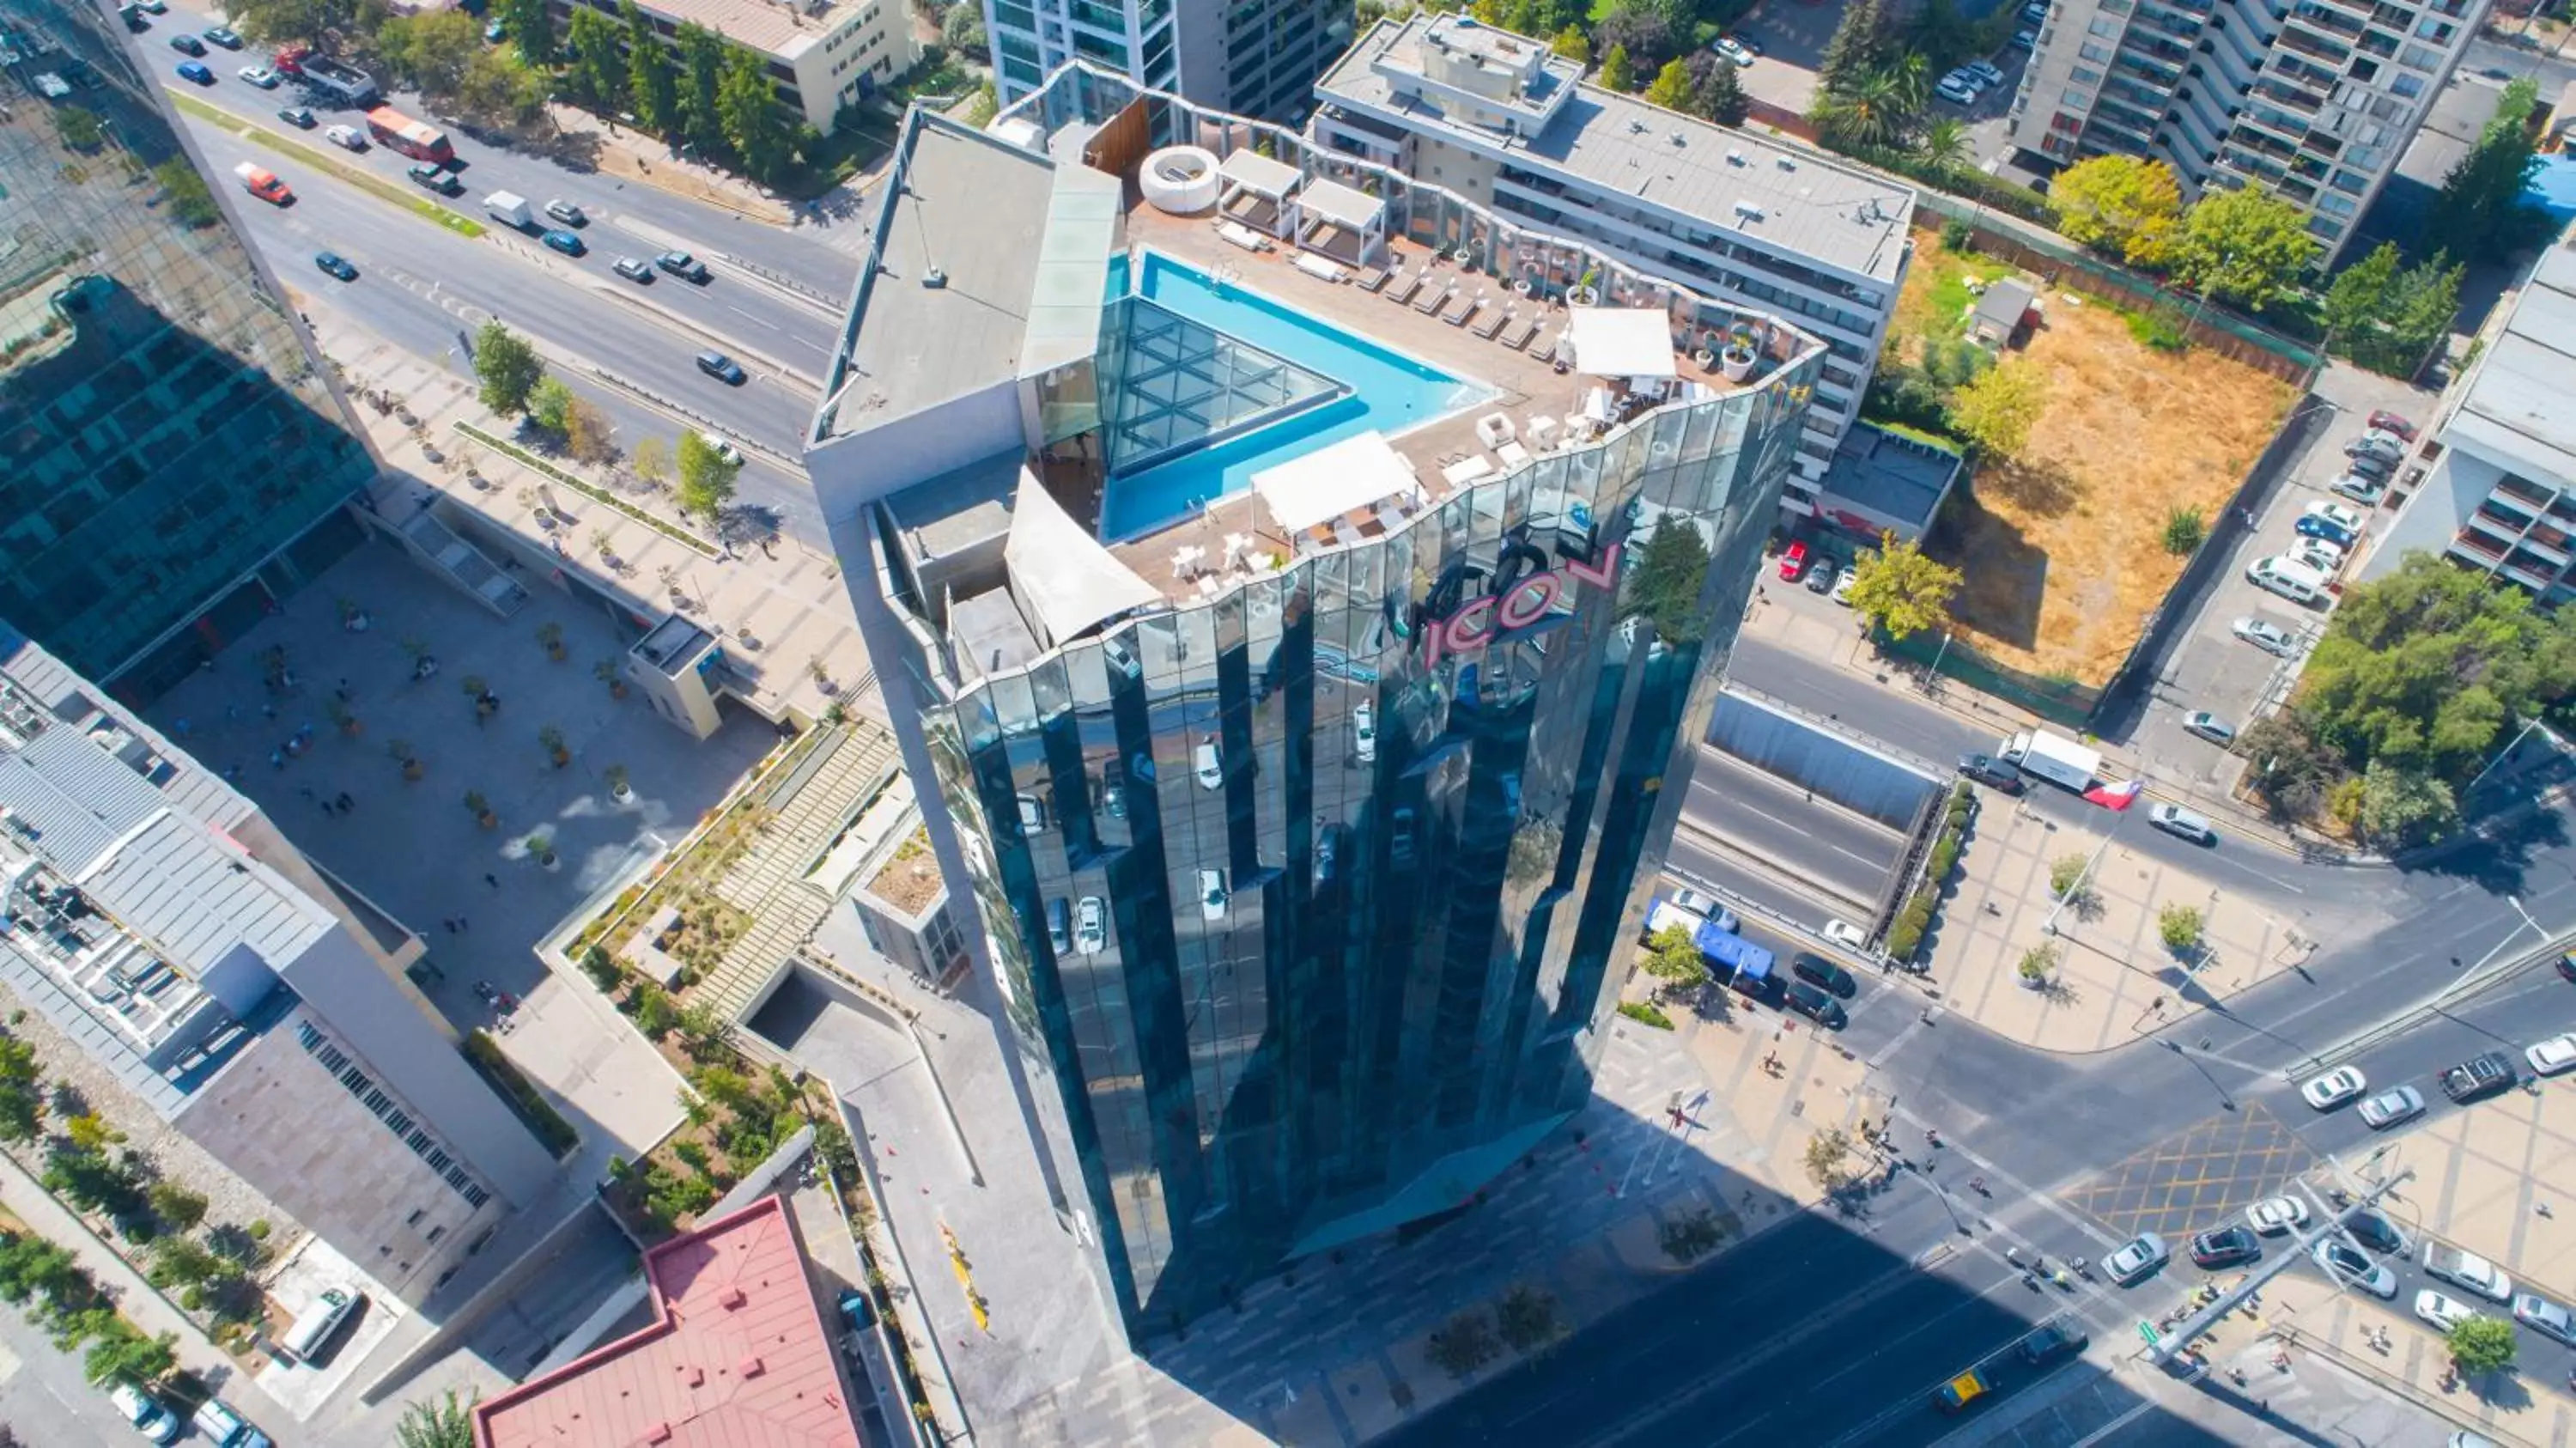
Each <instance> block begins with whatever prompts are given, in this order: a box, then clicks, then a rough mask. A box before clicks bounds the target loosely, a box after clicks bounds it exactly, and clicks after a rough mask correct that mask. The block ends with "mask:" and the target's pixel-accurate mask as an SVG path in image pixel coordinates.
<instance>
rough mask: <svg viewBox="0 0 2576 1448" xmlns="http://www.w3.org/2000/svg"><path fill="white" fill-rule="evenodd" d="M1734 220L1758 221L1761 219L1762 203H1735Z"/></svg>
mask: <svg viewBox="0 0 2576 1448" xmlns="http://www.w3.org/2000/svg"><path fill="white" fill-rule="evenodd" d="M1735 219H1736V220H1738V221H1760V220H1761V219H1762V203H1761V202H1759V201H1738V202H1736V203H1735Z"/></svg>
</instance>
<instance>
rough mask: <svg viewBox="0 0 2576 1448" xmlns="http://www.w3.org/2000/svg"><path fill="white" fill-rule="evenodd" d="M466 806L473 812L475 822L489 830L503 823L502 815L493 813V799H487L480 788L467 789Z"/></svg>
mask: <svg viewBox="0 0 2576 1448" xmlns="http://www.w3.org/2000/svg"><path fill="white" fill-rule="evenodd" d="M465 808H466V809H467V810H468V811H469V812H471V813H472V814H473V816H474V822H475V823H476V824H478V825H481V826H482V827H483V828H485V829H487V830H488V829H492V828H494V827H495V826H497V825H499V824H500V823H501V817H500V816H499V815H496V814H494V813H492V801H490V800H488V799H485V798H484V797H483V792H482V791H481V790H479V789H469V790H467V791H465Z"/></svg>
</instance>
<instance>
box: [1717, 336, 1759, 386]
mask: <svg viewBox="0 0 2576 1448" xmlns="http://www.w3.org/2000/svg"><path fill="white" fill-rule="evenodd" d="M1760 360H1761V354H1760V353H1758V352H1756V351H1754V350H1753V329H1752V328H1751V327H1749V326H1746V325H1745V324H1744V323H1742V322H1738V323H1736V324H1735V325H1734V327H1732V328H1731V329H1729V330H1728V332H1727V334H1726V350H1725V351H1723V352H1720V353H1719V354H1718V366H1719V367H1720V368H1721V369H1722V370H1724V372H1725V373H1726V380H1727V381H1729V382H1741V381H1743V380H1744V379H1745V378H1747V377H1749V376H1751V375H1752V374H1753V364H1754V363H1756V362H1758V361H1760Z"/></svg>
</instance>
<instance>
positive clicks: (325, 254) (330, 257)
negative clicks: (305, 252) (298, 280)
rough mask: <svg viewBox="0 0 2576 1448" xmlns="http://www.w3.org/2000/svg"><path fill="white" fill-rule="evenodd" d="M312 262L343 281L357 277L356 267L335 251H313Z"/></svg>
mask: <svg viewBox="0 0 2576 1448" xmlns="http://www.w3.org/2000/svg"><path fill="white" fill-rule="evenodd" d="M313 264H314V265H315V266H317V267H320V268H321V269H322V270H324V271H326V272H328V273H330V274H331V275H333V276H335V277H338V278H339V279H340V280H342V281H344V282H353V281H356V280H357V279H358V269H357V268H356V267H353V266H351V265H349V263H348V261H347V260H346V259H345V258H343V257H342V256H341V255H340V254H339V253H338V252H336V251H317V252H315V253H313Z"/></svg>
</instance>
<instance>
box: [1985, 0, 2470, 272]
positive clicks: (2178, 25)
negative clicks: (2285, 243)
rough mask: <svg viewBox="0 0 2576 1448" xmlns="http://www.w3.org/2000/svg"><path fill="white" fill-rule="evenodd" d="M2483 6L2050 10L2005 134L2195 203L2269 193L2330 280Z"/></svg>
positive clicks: (2360, 3)
mask: <svg viewBox="0 0 2576 1448" xmlns="http://www.w3.org/2000/svg"><path fill="white" fill-rule="evenodd" d="M2485 15H2486V6H2485V5H2484V4H2483V3H2482V0H2423V3H2421V4H2404V3H2399V0H2288V3H2276V0H2214V3H2202V0H2055V3H2053V4H2052V5H2051V6H2050V8H2049V10H2048V14H2047V17H2046V18H2045V19H2044V20H2042V21H2041V22H2040V23H2039V25H2038V40H2039V44H2038V48H2037V49H2036V50H2035V51H2034V52H2033V53H2032V55H2031V58H2030V63H2029V65H2028V67H2027V68H2025V69H2024V70H2023V72H2022V80H2021V90H2020V93H2019V94H2018V95H2016V96H2015V97H2014V98H2013V104H2012V116H2011V119H2010V121H2009V122H2008V123H2007V130H2008V131H2009V133H2010V134H2011V136H2012V138H2013V140H2014V141H2015V143H2017V144H2018V145H2020V146H2021V147H2022V148H2023V149H2024V150H2028V151H2033V152H2036V153H2038V154H2039V155H2042V156H2045V157H2047V158H2048V159H2049V160H2051V161H2055V162H2058V163H2060V164H2065V163H2068V162H2073V161H2077V160H2081V159H2083V158H2085V157H2089V156H2105V155H2121V156H2144V157H2147V158H2149V159H2151V160H2156V161H2161V162H2163V163H2164V164H2165V165H2166V166H2167V167H2168V168H2170V169H2171V170H2172V171H2173V173H2174V177H2175V179H2176V180H2177V181H2179V182H2180V183H2181V185H2182V188H2183V194H2184V197H2185V199H2186V200H2188V199H2190V198H2192V197H2196V196H2198V195H2199V194H2200V193H2201V192H2202V191H2203V190H2205V189H2207V188H2209V187H2211V186H2244V185H2255V186H2260V187H2263V188H2264V189H2266V190H2268V191H2270V192H2271V193H2272V194H2273V195H2275V196H2278V197H2280V198H2281V199H2283V200H2285V201H2288V202H2291V203H2293V204H2295V205H2296V206H2298V208H2299V209H2300V210H2301V211H2302V212H2304V213H2306V215H2307V225H2308V233H2309V234H2310V235H2311V236H2314V237H2315V238H2316V239H2317V243H2318V261H2319V263H2320V264H2321V265H2330V264H2332V262H2333V261H2334V259H2335V257H2336V256H2337V255H2338V254H2340V253H2341V252H2342V250H2343V247H2344V244H2345V243H2346V242H2347V241H2349V240H2351V238H2352V231H2353V224H2354V223H2355V222H2356V221H2357V220H2359V219H2360V217H2361V214H2362V213H2363V212H2364V211H2367V210H2369V209H2370V203H2371V201H2372V200H2373V199H2374V198H2376V197H2377V196H2378V195H2379V188H2380V187H2381V186H2382V185H2383V184H2385V183H2386V182H2387V180H2388V177H2389V174H2390V173H2391V172H2393V171H2395V170H2396V169H2397V162H2398V159H2399V158H2400V157H2402V156H2403V155H2405V153H2406V146H2407V143H2408V142H2409V141H2411V140H2413V139H2414V136H2415V128H2416V127H2417V126H2418V125H2420V124H2421V123H2422V122H2423V119H2424V112H2425V110H2426V108H2427V107H2429V106H2431V105H2432V103H2433V98H2434V97H2435V96H2437V95H2439V94H2441V91H2442V87H2443V86H2444V85H2446V84H2447V83H2449V81H2450V77H2451V68H2452V67H2453V66H2455V65H2457V64H2458V63H2459V59H2460V53H2461V52H2462V51H2463V50H2465V49H2466V48H2467V46H2468V43H2469V40H2470V37H2472V36H2474V35H2476V34H2477V33H2478V27H2479V25H2480V24H2481V23H2482V21H2483V20H2484V19H2485Z"/></svg>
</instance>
